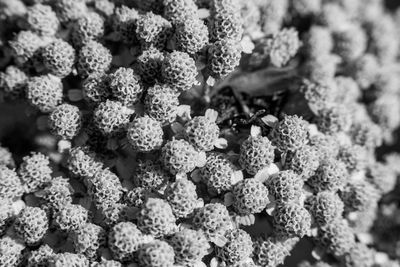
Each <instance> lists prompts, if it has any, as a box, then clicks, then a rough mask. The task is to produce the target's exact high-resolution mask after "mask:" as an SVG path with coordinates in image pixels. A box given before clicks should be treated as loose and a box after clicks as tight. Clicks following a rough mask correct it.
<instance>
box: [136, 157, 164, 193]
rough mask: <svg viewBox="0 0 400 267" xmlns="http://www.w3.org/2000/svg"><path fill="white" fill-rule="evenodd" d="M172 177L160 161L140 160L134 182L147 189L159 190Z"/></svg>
mask: <svg viewBox="0 0 400 267" xmlns="http://www.w3.org/2000/svg"><path fill="white" fill-rule="evenodd" d="M169 179H170V175H169V174H168V172H166V171H165V170H164V169H163V168H162V166H161V164H160V163H158V162H155V161H152V160H145V161H140V162H139V163H138V165H137V167H136V171H135V174H134V177H133V183H134V184H135V185H136V186H138V187H141V188H143V189H146V190H157V189H159V188H160V187H161V186H163V185H164V184H165V183H166V182H167V181H168V180H169Z"/></svg>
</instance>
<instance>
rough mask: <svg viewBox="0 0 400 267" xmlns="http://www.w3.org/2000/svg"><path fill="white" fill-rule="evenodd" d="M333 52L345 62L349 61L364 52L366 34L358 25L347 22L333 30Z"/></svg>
mask: <svg viewBox="0 0 400 267" xmlns="http://www.w3.org/2000/svg"><path fill="white" fill-rule="evenodd" d="M333 40H334V48H333V52H334V53H336V54H338V55H339V56H340V57H342V59H343V60H344V61H345V62H351V61H352V60H354V59H357V58H358V57H360V56H361V55H362V54H364V52H365V50H366V48H367V36H366V33H365V32H364V30H363V29H362V28H361V26H360V25H357V24H349V25H348V26H345V27H343V28H342V29H339V30H337V31H334V32H333Z"/></svg>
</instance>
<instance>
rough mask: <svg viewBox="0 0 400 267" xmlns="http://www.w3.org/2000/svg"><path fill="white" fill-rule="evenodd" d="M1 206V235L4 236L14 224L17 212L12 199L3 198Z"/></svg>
mask: <svg viewBox="0 0 400 267" xmlns="http://www.w3.org/2000/svg"><path fill="white" fill-rule="evenodd" d="M1 201H2V203H1V204H0V235H1V236H3V235H4V234H5V233H6V231H7V229H9V227H10V225H12V223H13V222H14V217H15V211H14V208H13V201H12V200H10V199H6V198H2V199H1Z"/></svg>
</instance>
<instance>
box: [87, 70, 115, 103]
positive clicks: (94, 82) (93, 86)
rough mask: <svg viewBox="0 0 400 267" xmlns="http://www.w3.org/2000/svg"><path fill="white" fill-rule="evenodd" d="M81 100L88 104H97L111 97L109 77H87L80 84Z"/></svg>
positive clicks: (105, 75)
mask: <svg viewBox="0 0 400 267" xmlns="http://www.w3.org/2000/svg"><path fill="white" fill-rule="evenodd" d="M82 91H83V92H82V94H83V99H85V101H86V102H88V103H89V104H98V103H101V102H104V101H106V100H107V99H108V98H109V97H111V90H110V79H109V75H107V74H104V75H100V76H98V77H88V78H86V79H85V80H84V81H83V82H82Z"/></svg>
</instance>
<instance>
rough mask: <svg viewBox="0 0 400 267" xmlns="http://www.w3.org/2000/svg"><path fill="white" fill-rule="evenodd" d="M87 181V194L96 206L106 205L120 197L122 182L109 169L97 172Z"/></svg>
mask: <svg viewBox="0 0 400 267" xmlns="http://www.w3.org/2000/svg"><path fill="white" fill-rule="evenodd" d="M88 183H89V188H88V194H89V195H90V197H91V198H92V200H93V202H94V203H95V205H96V206H97V207H108V206H110V205H112V204H115V203H117V202H118V201H119V200H120V199H121V197H122V194H123V188H122V184H121V182H120V180H119V178H118V176H117V175H116V174H114V173H113V172H111V171H110V170H109V169H103V170H101V171H99V172H97V173H96V174H95V175H94V176H93V178H92V179H90V180H89V181H88Z"/></svg>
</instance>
